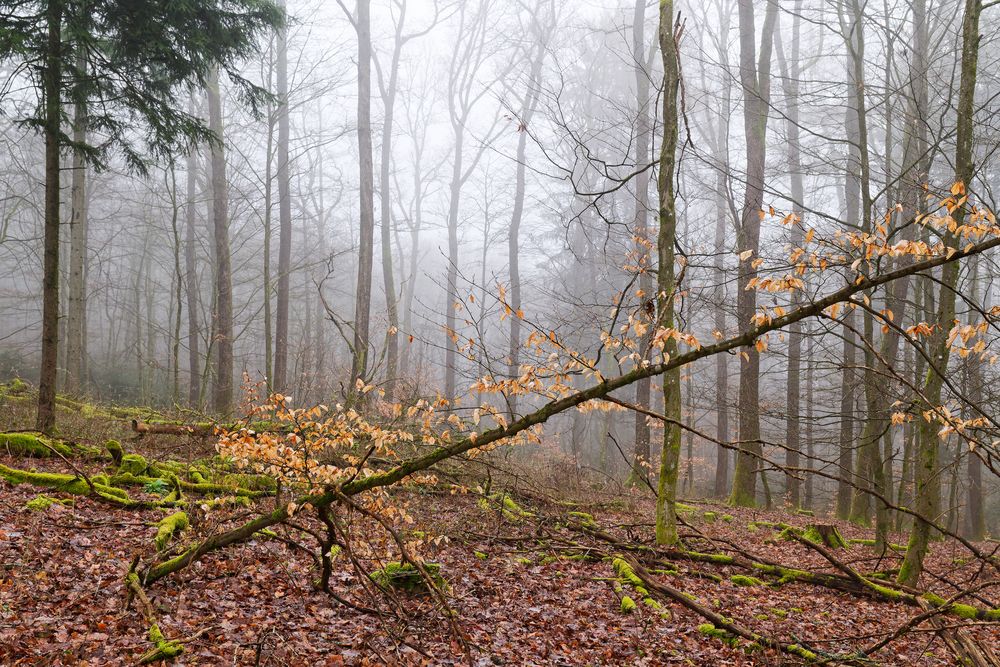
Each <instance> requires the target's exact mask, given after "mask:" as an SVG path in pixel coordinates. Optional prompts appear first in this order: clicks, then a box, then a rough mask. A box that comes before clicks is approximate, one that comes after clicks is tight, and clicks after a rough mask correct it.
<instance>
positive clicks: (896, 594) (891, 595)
mask: <svg viewBox="0 0 1000 667" xmlns="http://www.w3.org/2000/svg"><path fill="white" fill-rule="evenodd" d="M868 584H869V587H870V588H871V589H872V590H873V591H875V592H876V593H878V594H879V595H881V596H883V597H886V598H888V599H890V600H899V599H900V598H902V597H903V593H902V592H901V591H897V590H896V589H894V588H889V587H888V586H880V585H879V584H876V583H874V582H868Z"/></svg>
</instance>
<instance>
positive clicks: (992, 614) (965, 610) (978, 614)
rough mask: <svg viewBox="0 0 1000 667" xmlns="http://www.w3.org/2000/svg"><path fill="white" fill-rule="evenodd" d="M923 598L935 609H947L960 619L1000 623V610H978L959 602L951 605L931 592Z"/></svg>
mask: <svg viewBox="0 0 1000 667" xmlns="http://www.w3.org/2000/svg"><path fill="white" fill-rule="evenodd" d="M922 597H923V598H924V599H925V600H927V601H928V602H929V603H931V605H933V606H935V607H947V610H948V613H950V614H954V615H955V616H958V617H959V618H965V619H969V620H976V619H979V620H985V621H1000V608H998V609H977V608H976V607H973V606H972V605H968V604H961V603H959V602H951V603H949V602H948V601H947V600H945V599H944V598H942V597H941V596H940V595H936V594H934V593H930V592H928V593H924V594H923V596H922Z"/></svg>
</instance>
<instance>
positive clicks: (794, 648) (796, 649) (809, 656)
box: [785, 644, 819, 660]
mask: <svg viewBox="0 0 1000 667" xmlns="http://www.w3.org/2000/svg"><path fill="white" fill-rule="evenodd" d="M785 648H786V649H787V650H788V652H789V653H793V654H795V655H797V656H799V657H800V658H805V659H806V660H818V659H819V656H817V655H816V654H815V653H813V652H812V651H810V650H809V649H805V648H802V647H801V646H799V645H798V644H789V645H788V646H786V647H785Z"/></svg>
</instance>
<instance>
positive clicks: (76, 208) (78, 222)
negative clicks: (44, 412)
mask: <svg viewBox="0 0 1000 667" xmlns="http://www.w3.org/2000/svg"><path fill="white" fill-rule="evenodd" d="M76 65H77V69H79V70H80V71H81V72H85V67H86V63H85V61H84V59H83V56H82V55H79V56H78V57H77V63H76ZM73 141H74V142H76V143H78V144H83V143H85V142H86V141H87V106H86V104H84V103H82V102H77V103H76V105H75V107H74V110H73ZM70 202H71V204H70V206H71V207H72V213H71V215H70V228H69V239H70V252H69V295H68V297H69V299H68V303H67V312H66V391H67V392H68V393H71V394H79V393H81V392H86V389H87V252H88V250H87V164H86V162H85V161H84V159H83V155H81V154H80V153H79V152H75V153H74V154H73V181H72V185H71V190H70Z"/></svg>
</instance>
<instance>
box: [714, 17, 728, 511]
mask: <svg viewBox="0 0 1000 667" xmlns="http://www.w3.org/2000/svg"><path fill="white" fill-rule="evenodd" d="M730 15H731V12H728V11H727V12H723V14H722V18H721V26H720V33H721V34H722V35H727V36H728V35H729V28H730ZM727 45H728V42H727V41H726V40H719V52H718V55H717V57H718V58H719V61H720V62H723V63H726V64H727V65H728V63H729V55H728V51H727V50H726V48H725V46H727ZM731 111H732V86H731V85H730V84H729V79H728V77H727V78H726V81H725V84H724V89H723V94H722V108H721V110H720V112H719V119H718V126H717V127H716V138H715V160H716V166H715V168H716V176H715V238H714V249H715V252H714V257H713V261H712V276H713V280H714V282H715V294H714V300H715V317H714V326H715V330H716V331H718V332H719V335H724V333H725V331H726V310H725V306H726V303H727V300H726V269H725V259H724V258H725V256H726V251H727V247H726V220H727V216H728V214H729V208H728V202H729V193H728V190H727V187H728V178H729V176H728V174H729V116H730V113H731ZM715 406H716V422H715V435H716V438H717V439H718V440H719V441H720V442H729V357H727V356H726V355H724V354H722V355H719V356H718V357H716V358H715ZM717 452H718V459H717V460H716V466H715V496H716V497H717V498H723V497H725V495H726V494H727V493H728V491H729V465H730V460H731V459H732V455H731V454H730V452H729V450H728V449H725V448H724V447H719V448H718V450H717Z"/></svg>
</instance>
